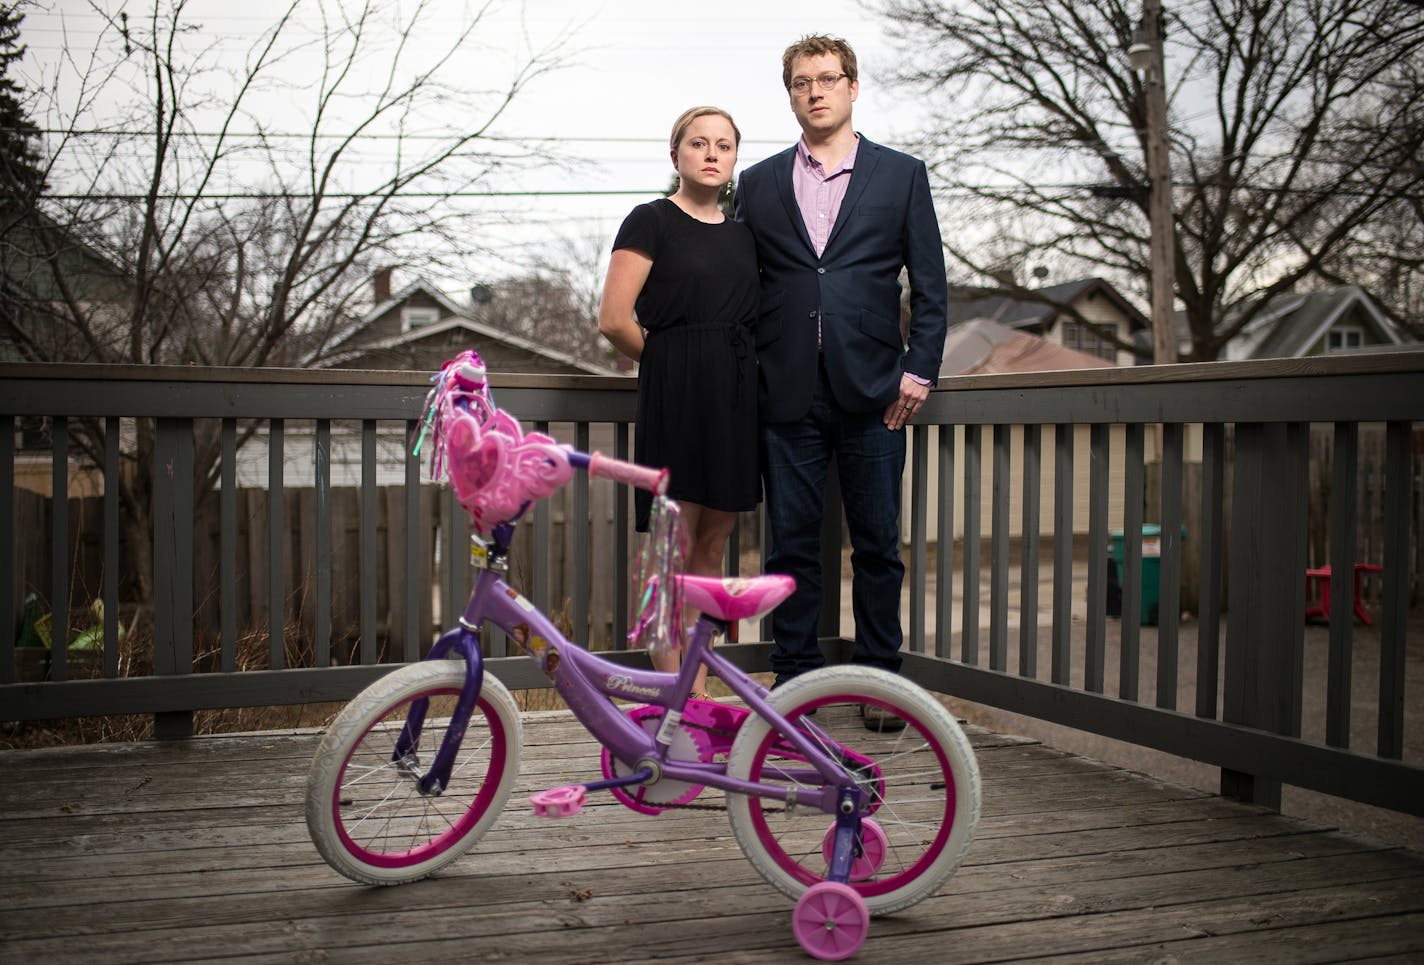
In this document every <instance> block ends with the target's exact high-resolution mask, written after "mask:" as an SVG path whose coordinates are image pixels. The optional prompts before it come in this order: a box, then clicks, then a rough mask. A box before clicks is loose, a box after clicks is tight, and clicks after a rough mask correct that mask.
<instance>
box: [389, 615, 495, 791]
mask: <svg viewBox="0 0 1424 965" xmlns="http://www.w3.org/2000/svg"><path fill="white" fill-rule="evenodd" d="M460 622H461V625H460V626H459V627H457V628H455V629H453V630H449V631H447V632H446V633H444V634H442V635H441V637H440V639H439V640H437V641H436V642H435V646H434V647H432V648H431V650H430V655H429V656H428V657H427V658H426V659H427V660H443V659H445V658H446V657H448V656H450V654H451V653H452V652H454V653H457V654H459V655H460V656H461V657H462V658H463V659H464V662H465V683H464V686H462V687H461V688H460V696H459V698H458V699H457V700H456V702H455V709H454V712H453V713H452V714H451V715H450V725H449V726H448V727H447V728H446V729H445V736H444V737H443V738H442V739H441V741H440V749H439V750H437V751H436V752H435V759H434V760H433V761H431V762H430V768H429V769H428V770H427V771H426V772H425V774H424V775H423V776H422V777H420V778H419V780H418V781H417V782H416V786H417V787H418V788H419V790H420V793H421V794H428V795H433V796H436V797H438V796H439V795H440V794H442V793H444V791H445V788H446V787H448V786H449V784H450V770H451V768H452V767H453V766H454V763H455V755H456V754H458V753H459V752H460V742H461V741H463V740H464V739H465V728H467V727H468V726H469V724H470V714H472V713H474V710H475V704H476V703H478V702H479V699H480V687H481V686H483V684H484V679H485V663H484V656H483V655H482V654H481V653H480V638H479V635H478V634H477V633H476V632H475V631H474V630H473V629H471V628H470V627H468V626H466V625H465V623H464V621H463V620H461V621H460ZM429 709H430V698H428V697H425V698H422V699H420V700H418V701H415V702H414V703H412V704H411V708H410V712H409V713H408V714H407V715H406V720H405V726H404V727H402V728H401V733H400V737H399V738H398V739H397V740H396V746H395V750H394V751H392V752H391V761H392V762H393V763H394V764H395V765H396V766H397V767H400V768H402V769H403V770H406V769H408V770H409V771H410V773H411V776H414V775H415V774H417V773H419V763H418V762H417V761H414V760H413V759H412V757H413V755H412V752H411V748H413V747H414V746H415V744H416V741H418V740H419V739H420V734H421V731H423V730H424V729H425V714H426V712H427V711H428V710H429Z"/></svg>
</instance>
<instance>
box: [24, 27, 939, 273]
mask: <svg viewBox="0 0 1424 965" xmlns="http://www.w3.org/2000/svg"><path fill="white" fill-rule="evenodd" d="M98 2H101V3H105V4H106V5H107V6H108V8H109V9H113V10H118V9H124V10H127V11H128V12H129V16H130V18H131V19H133V18H140V17H144V16H145V12H146V11H148V10H151V2H142V3H134V2H122V3H121V2H120V0H98ZM431 5H432V7H433V9H434V14H433V15H432V16H430V17H428V18H427V21H426V22H427V24H428V28H427V29H428V30H429V31H430V32H432V33H433V34H434V35H432V36H424V37H417V38H415V39H416V42H417V43H418V44H421V45H424V44H427V43H428V44H430V45H431V47H430V49H432V50H433V49H435V47H436V46H437V45H438V44H439V42H440V41H441V40H442V39H445V38H444V37H443V36H442V34H444V33H446V32H448V31H451V30H453V29H455V26H454V25H455V24H457V23H458V22H460V19H461V17H462V15H464V14H465V11H467V10H468V9H470V8H471V7H472V6H474V4H472V3H467V2H465V0H431ZM284 6H285V4H283V3H281V2H279V0H243V2H240V3H238V2H234V0H189V2H188V3H187V10H188V16H187V18H186V19H187V20H188V21H189V22H192V23H200V24H203V25H204V27H205V28H206V29H205V30H204V32H203V42H204V43H206V44H208V45H210V49H211V50H212V51H214V52H215V53H216V54H220V55H221V56H222V57H224V58H226V59H227V61H228V63H229V64H230V65H232V66H233V67H239V66H240V65H241V62H242V58H243V57H244V56H246V54H247V52H248V50H249V49H250V48H251V46H252V44H253V42H254V41H255V40H256V38H257V37H258V36H259V35H260V34H261V33H262V32H263V31H264V30H265V29H268V28H269V27H270V26H271V24H272V23H273V21H274V18H275V17H276V16H277V14H278V13H279V12H280V10H281V9H282V8H283V7H284ZM494 6H495V8H496V12H495V14H494V15H493V16H491V17H490V18H489V20H488V26H487V27H485V28H482V31H481V33H480V34H479V35H477V36H479V37H484V38H486V40H485V41H484V42H479V43H477V49H480V50H481V55H480V56H481V63H479V64H470V65H469V67H468V72H467V73H468V76H469V78H470V79H471V82H472V83H474V84H494V83H497V82H498V77H499V75H500V74H501V73H503V74H505V75H507V74H508V71H509V69H511V67H512V65H513V64H514V63H515V62H517V61H518V60H519V59H520V57H521V56H522V55H524V54H525V53H527V51H529V50H537V49H542V48H544V47H545V46H547V45H548V44H550V43H552V42H554V41H556V40H557V39H558V38H560V37H561V36H562V35H565V34H567V33H568V32H569V31H570V29H571V27H576V28H577V29H576V30H574V32H573V35H572V37H570V38H569V39H567V40H566V42H565V49H566V50H567V51H568V54H567V55H566V56H564V57H562V58H561V61H560V62H561V65H562V66H561V68H560V69H559V70H557V71H554V72H552V73H550V74H547V75H545V76H543V77H540V78H538V79H537V80H536V81H535V82H534V83H533V84H532V85H531V86H530V87H528V88H527V89H526V90H525V91H524V92H523V93H522V94H521V95H520V97H519V98H518V99H517V100H516V102H515V104H514V105H513V107H512V108H511V110H510V111H509V113H508V114H507V115H506V116H505V118H504V119H503V120H502V121H501V123H500V131H501V133H503V134H506V135H518V136H526V137H558V138H562V139H563V141H562V142H561V143H560V144H559V146H558V148H557V152H558V153H559V155H560V157H561V158H562V159H563V160H564V161H566V162H567V164H568V168H567V170H566V171H563V172H553V171H546V172H542V173H537V172H534V173H529V174H526V175H524V176H523V177H521V178H520V179H519V183H518V184H516V185H512V186H513V187H516V188H517V189H522V190H535V191H537V190H560V191H573V192H579V191H590V192H592V191H600V192H608V191H620V192H622V191H626V192H632V193H630V194H604V195H598V196H589V197H568V196H564V197H557V198H553V197H550V198H537V197H536V198H528V199H520V200H519V201H518V202H517V203H515V204H511V203H509V202H506V205H507V206H511V207H517V208H518V209H519V210H521V211H523V212H525V213H527V216H528V217H527V218H519V219H517V220H518V221H520V222H522V224H521V225H517V226H510V227H508V228H503V227H492V228H491V231H492V232H495V233H496V234H499V233H501V232H508V237H509V240H510V243H511V244H518V245H523V246H528V245H530V244H533V245H536V246H537V245H538V244H539V242H540V238H541V235H543V234H548V235H549V236H550V238H551V239H552V238H553V236H554V235H559V236H578V237H596V238H602V239H603V240H604V242H605V243H606V242H609V241H611V239H612V235H613V233H614V231H616V229H617V226H618V224H619V222H620V221H621V220H622V218H623V216H624V215H625V214H626V213H627V211H628V210H629V209H630V208H631V207H632V206H633V205H634V204H637V203H639V202H640V201H643V200H647V199H648V198H650V197H654V196H656V194H657V192H658V191H659V190H660V189H661V188H663V186H665V185H666V184H667V183H668V179H669V177H670V175H671V172H672V168H671V162H670V161H669V160H668V157H667V141H666V139H667V137H668V133H669V130H670V128H671V124H672V121H673V119H674V118H675V117H676V116H677V115H678V114H679V113H680V112H681V111H682V110H684V109H685V108H687V107H689V106H692V105H694V104H715V105H718V106H720V107H723V108H725V109H727V110H729V111H730V112H731V113H732V114H733V116H734V117H735V118H736V120H737V123H738V126H739V127H740V128H741V130H742V134H743V138H744V142H743V146H742V150H741V157H740V164H739V168H745V167H746V166H748V165H749V164H752V163H754V162H755V161H757V160H759V159H761V158H763V157H765V156H767V155H769V154H772V153H775V151H777V150H780V149H781V148H782V147H783V146H785V145H788V144H790V143H791V142H792V141H793V140H794V139H795V138H796V137H797V135H798V134H799V131H798V129H797V127H796V124H795V120H794V118H793V116H792V114H791V111H790V108H789V106H788V103H787V99H786V95H785V93H784V91H782V90H781V88H780V56H781V51H782V50H784V49H785V47H786V46H787V45H788V44H789V43H791V42H792V41H794V40H795V39H797V38H798V37H799V36H801V35H802V34H804V33H810V32H817V33H829V34H833V35H838V36H843V37H845V38H846V39H847V40H849V41H850V42H851V44H852V46H854V47H855V49H856V51H857V54H858V56H859V60H860V68H861V74H862V80H861V85H862V86H861V96H860V99H859V101H858V102H857V104H856V125H857V127H858V128H859V129H860V130H862V131H864V132H865V133H866V134H867V135H869V136H871V137H873V138H875V139H877V140H881V141H886V142H890V143H895V142H896V141H897V139H900V138H902V137H907V136H909V135H911V134H912V133H913V132H914V129H915V126H916V124H917V123H918V121H919V112H917V111H916V110H915V109H914V105H913V104H912V103H907V102H906V98H905V97H903V96H891V94H890V92H888V91H886V90H885V89H884V88H882V87H880V86H879V84H878V83H877V78H878V75H879V74H880V72H883V71H884V70H885V69H886V68H887V66H888V65H889V63H890V62H891V59H892V57H893V53H892V51H891V48H890V45H889V42H888V40H887V39H886V38H885V36H884V32H883V27H882V24H883V22H882V21H881V19H879V18H877V17H876V16H874V15H873V14H871V13H870V12H868V11H866V10H865V9H863V7H862V5H861V4H860V3H858V2H856V0H822V2H820V3H816V4H806V5H799V4H798V5H796V6H795V7H792V6H791V5H787V4H781V3H773V2H770V0H723V2H720V3H714V4H709V5H705V6H697V5H690V4H672V3H667V2H665V0H601V2H600V0H528V2H526V3H519V2H514V0H500V2H497V3H496V4H495V5H494ZM409 8H410V7H409V5H407V6H406V9H409ZM392 9H399V8H398V7H393V8H392ZM98 24H99V18H98V17H97V16H95V14H94V13H93V12H92V8H91V7H90V6H89V3H88V2H87V0H45V2H42V4H41V5H39V6H37V7H35V8H32V9H31V11H30V12H29V14H28V16H27V18H26V21H25V25H24V32H23V35H22V40H23V41H24V42H25V43H26V44H27V46H28V47H29V64H28V65H27V67H28V69H29V70H30V71H31V72H32V73H34V74H35V75H36V76H52V75H53V74H54V73H55V71H57V70H59V65H60V63H61V62H62V60H63V58H64V57H65V55H66V52H68V54H69V55H71V56H72V55H75V54H76V53H77V52H80V51H83V50H84V49H85V48H86V47H92V46H93V44H94V42H95V38H96V36H97V28H98ZM501 58H504V59H503V60H501ZM272 110H273V117H271V118H270V119H269V120H268V123H269V124H270V125H271V126H273V127H276V128H277V129H279V130H280V129H281V127H282V125H283V118H282V109H281V108H280V107H274V108H273V109H272ZM101 113H102V111H101ZM93 120H94V121H96V122H99V123H102V122H103V120H104V118H103V117H102V116H100V117H95V118H93ZM459 122H460V118H452V123H456V124H458V123H459ZM291 127H292V129H293V130H294V131H300V129H301V127H302V118H301V116H300V114H293V115H292V118H291ZM485 270H490V271H495V270H496V269H495V268H494V267H489V268H487V269H485Z"/></svg>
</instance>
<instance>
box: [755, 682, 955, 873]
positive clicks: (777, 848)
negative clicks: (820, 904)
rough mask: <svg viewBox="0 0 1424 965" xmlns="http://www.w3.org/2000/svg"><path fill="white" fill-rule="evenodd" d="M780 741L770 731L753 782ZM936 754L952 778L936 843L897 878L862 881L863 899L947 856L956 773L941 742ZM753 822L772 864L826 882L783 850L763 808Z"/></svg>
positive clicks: (912, 723) (911, 722)
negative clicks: (774, 746) (770, 752)
mask: <svg viewBox="0 0 1424 965" xmlns="http://www.w3.org/2000/svg"><path fill="white" fill-rule="evenodd" d="M836 699H837V700H845V699H846V698H845V696H840V697H838V698H836ZM831 702H832V701H831V700H829V699H828V700H819V701H814V702H812V703H810V704H807V705H806V706H805V707H802V708H800V710H801V712H802V713H805V712H807V711H809V710H812V709H814V708H816V707H820V706H822V705H823V704H827V703H831ZM862 702H865V703H874V704H878V705H880V706H887V705H886V704H885V703H884V702H883V701H879V700H874V699H872V698H863V699H862ZM893 709H894V710H895V712H896V713H899V714H902V715H904V717H905V721H906V726H908V727H913V728H915V729H917V730H920V732H921V733H924V728H923V726H922V725H921V724H920V722H919V720H918V719H916V718H915V717H914V716H912V715H908V714H904V709H903V708H893ZM776 740H777V734H776V731H774V730H773V731H770V732H769V733H768V734H767V736H766V739H765V742H764V743H763V745H762V747H761V753H760V756H759V757H758V759H757V760H756V761H755V762H754V764H753V766H752V769H751V774H750V777H751V779H752V780H759V779H760V778H761V771H762V766H763V765H764V764H765V762H766V758H765V754H766V752H767V751H769V750H771V749H772V748H773V745H774V744H775V743H776ZM933 752H934V755H935V757H936V759H937V760H938V761H939V764H940V768H941V770H942V772H943V773H944V774H945V775H946V776H947V777H948V778H949V783H948V785H947V786H946V788H945V801H944V812H943V814H942V816H941V822H942V823H941V824H940V827H939V831H938V833H937V834H936V835H935V838H934V840H933V841H932V842H931V843H930V844H929V845H928V846H927V847H926V848H925V849H924V851H923V853H921V854H920V856H919V858H918V859H917V860H916V861H914V862H913V863H911V864H910V866H909V867H907V868H904V869H902V870H900V871H898V872H896V873H895V874H891V875H888V876H886V877H884V878H881V879H879V880H870V881H861V882H859V883H857V884H856V885H855V889H854V890H855V891H856V892H857V894H859V895H861V896H863V897H875V896H879V895H883V894H887V893H889V892H891V891H894V890H895V889H897V888H900V887H903V886H904V885H905V883H906V882H908V881H912V880H914V879H915V878H916V877H918V876H919V875H920V874H921V873H923V871H924V870H925V869H926V868H928V867H929V866H930V865H932V864H933V863H934V862H935V861H936V860H938V859H939V856H940V855H941V854H942V853H943V852H944V849H945V847H946V846H948V844H949V839H950V836H951V833H952V831H953V828H954V820H955V810H956V806H957V805H956V795H955V790H954V769H953V768H952V767H951V766H950V763H949V759H948V758H947V757H946V755H945V750H944V748H943V747H942V746H940V744H939V743H938V742H937V741H936V742H933ZM882 779H883V778H882ZM749 800H751V801H757V800H759V799H757V798H749ZM878 809H879V805H878V803H877V805H876V806H875V807H874V808H872V809H871V811H870V813H874V811H875V810H878ZM751 818H752V826H753V828H754V829H755V830H756V834H757V837H758V838H759V839H760V840H761V843H762V847H763V850H765V851H766V853H767V855H768V856H769V857H770V858H771V859H772V861H774V862H775V863H776V865H777V866H778V867H780V868H781V869H782V870H783V871H785V872H786V873H787V874H788V875H790V876H791V877H792V878H794V879H795V880H797V881H800V882H802V883H804V884H807V885H812V886H814V885H815V884H816V883H817V882H821V881H824V880H825V879H824V878H823V877H822V876H821V875H819V874H817V873H816V872H814V871H812V870H811V869H809V868H808V867H807V866H806V865H804V864H802V863H801V862H800V861H798V860H796V858H794V857H792V856H791V855H789V854H787V853H786V851H785V850H784V849H783V848H782V847H781V844H780V842H779V841H778V840H777V837H776V834H775V833H774V832H773V831H772V829H771V827H770V825H769V824H768V823H767V817H766V815H765V814H764V813H763V812H762V810H761V809H760V808H759V807H753V808H752V813H751Z"/></svg>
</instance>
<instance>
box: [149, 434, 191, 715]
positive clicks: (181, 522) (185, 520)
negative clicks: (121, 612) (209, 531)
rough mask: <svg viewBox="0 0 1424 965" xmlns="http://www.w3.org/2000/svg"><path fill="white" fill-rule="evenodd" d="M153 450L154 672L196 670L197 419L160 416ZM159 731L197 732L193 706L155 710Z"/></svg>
mask: <svg viewBox="0 0 1424 965" xmlns="http://www.w3.org/2000/svg"><path fill="white" fill-rule="evenodd" d="M157 430H158V431H157V433H156V435H155V439H154V450H153V672H154V673H155V674H158V675H164V674H172V675H181V674H187V673H191V672H192V670H193V421H192V420H191V419H159V420H158V424H157ZM153 736H154V737H155V738H157V739H158V740H174V739H182V738H186V737H192V736H193V712H192V711H190V710H177V711H160V712H158V713H155V714H154V715H153Z"/></svg>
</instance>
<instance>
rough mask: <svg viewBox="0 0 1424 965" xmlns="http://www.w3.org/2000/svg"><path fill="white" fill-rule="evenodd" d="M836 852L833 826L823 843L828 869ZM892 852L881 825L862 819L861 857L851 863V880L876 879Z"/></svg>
mask: <svg viewBox="0 0 1424 965" xmlns="http://www.w3.org/2000/svg"><path fill="white" fill-rule="evenodd" d="M835 850H836V826H835V825H834V824H832V825H831V827H830V829H829V830H827V831H826V838H825V840H824V841H822V842H821V854H823V855H825V857H826V867H827V868H828V869H829V868H830V866H831V855H832V854H834V853H835ZM889 850H890V839H889V838H888V837H886V835H885V832H884V831H882V830H881V828H880V825H878V824H876V823H875V822H874V821H872V820H870V819H869V818H862V819H861V821H860V855H859V856H858V857H857V858H855V860H853V861H852V862H851V863H850V880H851V881H865V880H867V879H870V878H874V877H875V873H876V872H877V871H879V870H880V866H881V865H883V864H884V863H885V855H886V853H887V852H888V851H889Z"/></svg>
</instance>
